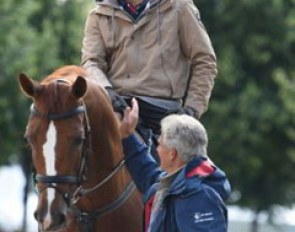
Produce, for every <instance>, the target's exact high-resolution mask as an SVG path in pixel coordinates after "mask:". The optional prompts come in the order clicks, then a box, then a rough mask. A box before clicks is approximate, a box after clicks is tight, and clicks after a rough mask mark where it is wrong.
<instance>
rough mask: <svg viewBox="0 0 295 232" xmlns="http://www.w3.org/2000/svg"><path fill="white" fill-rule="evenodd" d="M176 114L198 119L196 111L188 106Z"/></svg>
mask: <svg viewBox="0 0 295 232" xmlns="http://www.w3.org/2000/svg"><path fill="white" fill-rule="evenodd" d="M178 114H186V115H189V116H192V117H195V118H199V114H198V111H196V110H195V109H193V108H192V107H189V106H185V107H182V108H181V109H180V110H179V111H178Z"/></svg>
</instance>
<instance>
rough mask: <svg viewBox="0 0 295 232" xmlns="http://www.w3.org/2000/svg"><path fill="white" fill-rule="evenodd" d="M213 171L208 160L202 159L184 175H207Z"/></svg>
mask: <svg viewBox="0 0 295 232" xmlns="http://www.w3.org/2000/svg"><path fill="white" fill-rule="evenodd" d="M214 171H215V168H214V166H212V165H211V164H210V162H209V161H206V160H204V161H203V162H202V163H201V164H200V165H199V166H198V167H196V168H194V169H193V170H191V171H190V172H188V173H187V174H186V177H188V178H190V177H193V176H209V175H210V174H212V173H213V172H214Z"/></svg>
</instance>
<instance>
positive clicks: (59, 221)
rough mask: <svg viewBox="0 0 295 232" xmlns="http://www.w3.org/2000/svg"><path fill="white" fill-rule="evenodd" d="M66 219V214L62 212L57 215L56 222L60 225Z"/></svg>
mask: <svg viewBox="0 0 295 232" xmlns="http://www.w3.org/2000/svg"><path fill="white" fill-rule="evenodd" d="M65 221H66V216H65V215H64V214H59V215H58V216H57V217H56V223H57V224H58V225H62V224H64V222H65Z"/></svg>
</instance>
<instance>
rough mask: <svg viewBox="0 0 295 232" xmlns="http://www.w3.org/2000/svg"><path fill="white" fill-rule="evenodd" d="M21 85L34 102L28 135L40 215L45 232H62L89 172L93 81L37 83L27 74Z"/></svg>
mask: <svg viewBox="0 0 295 232" xmlns="http://www.w3.org/2000/svg"><path fill="white" fill-rule="evenodd" d="M19 83H20V86H21V89H22V91H23V92H24V93H25V95H27V96H28V97H30V98H31V99H32V100H33V104H32V107H31V116H30V118H29V121H28V124H27V128H26V134H25V137H26V138H27V140H28V142H29V144H30V146H31V149H32V158H33V165H34V167H35V171H36V176H35V180H36V184H37V189H38V191H39V199H38V207H37V210H36V212H35V217H36V219H37V220H38V222H39V223H40V226H41V227H42V230H44V231H51V230H57V229H59V228H62V227H63V226H65V224H66V210H67V208H68V203H69V202H68V201H69V198H70V195H71V194H72V193H73V192H74V191H75V189H76V188H77V186H78V185H79V184H80V181H81V178H82V177H83V174H84V173H83V172H84V164H83V163H84V161H85V160H84V158H83V150H84V149H83V146H85V144H86V143H87V141H85V140H87V137H88V135H87V134H88V133H87V128H88V123H87V115H86V112H85V110H86V109H85V106H84V104H83V96H84V95H85V94H86V90H87V82H86V80H85V79H84V78H83V77H81V76H75V77H74V78H73V77H72V78H71V79H66V78H63V77H60V78H46V79H45V80H44V81H42V82H37V81H34V80H32V79H30V78H28V77H27V76H26V75H24V74H21V75H20V76H19Z"/></svg>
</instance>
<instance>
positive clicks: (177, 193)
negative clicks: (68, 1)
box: [120, 99, 230, 232]
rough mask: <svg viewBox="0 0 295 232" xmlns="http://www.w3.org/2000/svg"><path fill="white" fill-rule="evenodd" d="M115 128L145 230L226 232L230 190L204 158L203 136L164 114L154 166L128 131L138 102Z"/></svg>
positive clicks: (190, 121) (199, 128)
mask: <svg viewBox="0 0 295 232" xmlns="http://www.w3.org/2000/svg"><path fill="white" fill-rule="evenodd" d="M132 105H133V107H132V109H130V108H127V109H126V110H125V112H124V118H123V121H122V125H121V128H120V130H121V135H122V138H124V139H123V146H124V152H125V154H126V163H127V167H128V169H129V171H130V173H131V175H132V177H133V179H134V181H135V183H136V184H137V187H138V188H139V190H140V191H141V192H142V193H143V194H144V203H145V212H144V213H145V216H144V218H145V227H144V228H145V230H144V231H146V232H164V231H166V232H176V231H182V232H191V231H198V232H199V231H201V232H226V230H227V209H226V206H225V204H224V200H226V199H227V197H228V195H229V192H230V185H229V182H228V180H227V178H226V176H225V174H224V173H223V172H222V171H221V170H220V169H219V168H217V167H216V166H215V165H214V164H213V163H212V162H211V161H210V159H209V158H208V155H207V144H208V138H207V133H206V130H205V128H204V127H203V125H202V124H201V123H200V122H199V121H198V120H196V119H194V118H193V117H190V116H187V115H170V116H168V117H166V118H164V119H163V120H162V121H161V136H160V138H159V145H158V147H157V152H158V154H159V157H160V161H161V165H160V167H159V164H158V163H157V162H155V160H154V159H153V158H152V156H151V155H150V154H149V153H148V149H147V147H146V146H145V144H142V143H141V142H140V141H139V140H138V139H137V138H136V136H135V135H133V134H132V133H133V132H134V130H135V127H136V124H137V121H138V104H137V102H136V100H135V99H133V100H132Z"/></svg>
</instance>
